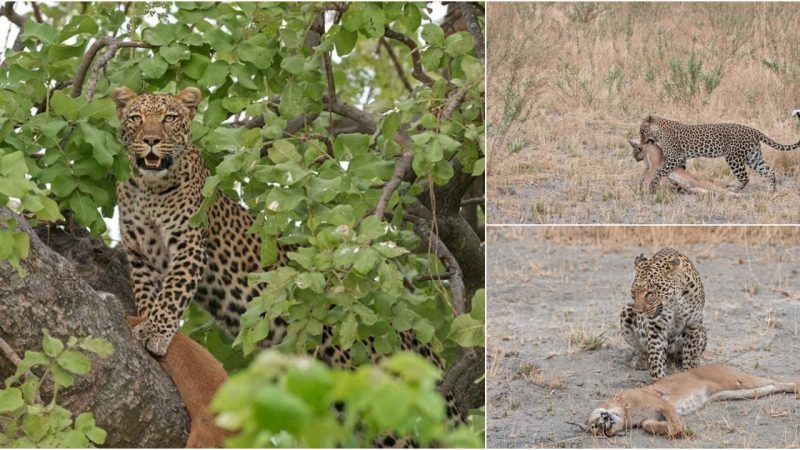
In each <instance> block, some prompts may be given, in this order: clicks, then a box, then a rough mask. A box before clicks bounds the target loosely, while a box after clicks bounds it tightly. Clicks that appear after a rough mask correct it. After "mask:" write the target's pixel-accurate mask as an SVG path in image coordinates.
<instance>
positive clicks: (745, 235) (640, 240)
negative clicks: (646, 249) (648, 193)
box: [486, 225, 800, 251]
mask: <svg viewBox="0 0 800 450" xmlns="http://www.w3.org/2000/svg"><path fill="white" fill-rule="evenodd" d="M489 230H490V231H489V232H488V233H487V236H486V238H487V241H488V243H489V244H490V245H491V244H494V243H497V242H500V241H505V240H525V241H531V240H533V241H539V242H543V241H547V242H551V243H556V244H560V245H596V246H597V247H599V248H601V249H603V250H604V251H608V250H613V249H617V248H620V247H627V246H651V245H653V244H655V243H664V242H669V243H670V245H686V244H708V245H713V244H743V245H749V244H751V243H752V244H761V243H766V242H770V243H784V244H790V245H796V244H797V243H798V242H800V227H794V226H644V225H633V226H622V227H620V226H617V227H614V226H547V227H535V228H529V227H494V226H493V227H489Z"/></svg>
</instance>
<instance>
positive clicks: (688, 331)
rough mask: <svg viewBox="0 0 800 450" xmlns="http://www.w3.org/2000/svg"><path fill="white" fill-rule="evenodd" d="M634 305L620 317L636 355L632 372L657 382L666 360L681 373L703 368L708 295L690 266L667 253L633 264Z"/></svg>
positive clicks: (680, 256)
mask: <svg viewBox="0 0 800 450" xmlns="http://www.w3.org/2000/svg"><path fill="white" fill-rule="evenodd" d="M634 266H635V271H636V274H635V276H634V280H633V283H632V285H631V297H632V299H633V303H632V304H627V305H625V306H624V307H623V308H622V312H621V313H620V330H621V332H622V336H623V338H624V339H625V341H626V342H627V343H628V344H629V345H630V346H631V347H632V348H633V350H634V360H633V361H634V368H635V369H637V370H649V372H650V378H651V380H652V381H656V380H658V379H660V378H663V377H664V376H665V375H666V367H667V359H668V357H669V358H670V359H672V360H673V361H675V362H676V363H680V366H681V368H682V369H683V370H686V369H691V368H694V367H697V366H699V365H700V362H701V356H702V354H703V352H704V351H705V348H706V328H705V325H704V324H703V307H704V306H705V292H704V290H703V282H702V280H701V279H700V274H699V273H698V272H697V269H696V268H695V266H694V264H692V261H691V260H690V259H689V258H687V257H686V256H685V255H683V254H682V253H680V252H678V251H677V250H674V249H672V248H669V247H665V248H662V249H661V250H659V251H658V252H656V253H655V254H654V255H653V256H652V257H651V258H650V259H648V258H646V257H645V256H644V254H641V255H639V256H638V257H636V259H635V260H634Z"/></svg>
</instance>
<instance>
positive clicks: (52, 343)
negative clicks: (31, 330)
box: [42, 332, 64, 358]
mask: <svg viewBox="0 0 800 450" xmlns="http://www.w3.org/2000/svg"><path fill="white" fill-rule="evenodd" d="M42 350H44V353H45V355H47V356H49V357H51V358H55V357H56V356H58V355H60V354H61V352H62V351H63V350H64V343H63V342H61V340H60V339H57V338H54V337H52V336H50V334H49V333H47V332H45V334H44V337H43V338H42Z"/></svg>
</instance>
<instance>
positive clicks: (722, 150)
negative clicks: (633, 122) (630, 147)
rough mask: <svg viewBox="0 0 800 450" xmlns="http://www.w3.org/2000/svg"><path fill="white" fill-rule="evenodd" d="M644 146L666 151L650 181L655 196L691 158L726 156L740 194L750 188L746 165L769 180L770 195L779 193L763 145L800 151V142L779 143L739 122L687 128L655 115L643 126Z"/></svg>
mask: <svg viewBox="0 0 800 450" xmlns="http://www.w3.org/2000/svg"><path fill="white" fill-rule="evenodd" d="M639 134H640V138H641V143H642V145H644V144H647V143H654V144H656V145H658V146H659V147H661V149H662V151H663V152H664V164H662V166H661V168H659V169H658V171H657V172H656V175H655V177H653V179H652V180H651V181H650V192H651V193H654V192H655V190H656V187H657V186H658V182H659V181H660V180H661V178H662V177H665V176H667V175H668V174H669V173H670V172H672V170H673V169H675V168H677V167H683V168H685V165H686V160H687V159H688V158H697V157H706V158H717V157H720V156H723V157H725V162H726V163H728V166H730V168H731V171H732V172H733V174H734V175H735V176H736V178H737V180H738V184H737V185H731V186H729V189H730V190H731V191H732V192H739V191H741V190H742V189H744V187H745V186H747V183H748V182H749V178H748V176H747V171H746V170H745V165H747V166H750V168H752V169H753V170H755V171H756V172H758V174H759V175H761V176H763V177H764V178H766V179H767V180H768V181H769V190H770V192H775V190H776V189H777V185H778V181H777V178H776V176H775V171H773V170H772V168H770V167H769V165H767V163H766V161H764V155H763V153H762V152H761V143H762V142H763V143H765V144H767V145H769V146H770V147H772V148H774V149H777V150H781V151H792V150H797V149H800V141H798V142H797V143H796V144H792V145H784V144H779V143H777V142H775V141H773V140H772V139H770V138H769V137H767V136H766V135H765V134H764V133H762V132H760V131H758V130H756V129H755V128H750V127H747V126H744V125H739V124H735V123H713V124H702V125H684V124H682V123H680V122H676V121H674V120H669V119H663V118H661V117H656V116H653V115H650V116H647V118H645V119H644V121H642V124H641V126H640V127H639Z"/></svg>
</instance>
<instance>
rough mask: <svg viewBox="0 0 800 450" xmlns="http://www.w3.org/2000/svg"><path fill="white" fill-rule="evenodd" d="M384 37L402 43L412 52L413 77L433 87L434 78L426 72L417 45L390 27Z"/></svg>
mask: <svg viewBox="0 0 800 450" xmlns="http://www.w3.org/2000/svg"><path fill="white" fill-rule="evenodd" d="M383 35H384V36H386V37H388V38H390V39H394V40H396V41H400V42H402V43H403V45H405V46H406V47H408V49H409V50H411V61H412V62H413V63H414V70H413V71H412V72H411V75H412V76H413V77H414V78H416V79H417V80H419V81H421V82H422V83H425V84H426V85H428V86H430V85H432V84H433V78H431V77H430V75H428V74H427V73H426V72H425V69H423V68H422V60H421V58H420V57H419V47H417V44H416V43H415V42H414V41H413V40H412V39H411V38H409V37H408V36H406V35H405V34H403V33H398V32H397V31H394V30H392V29H391V28H389V27H386V28H385V29H384V33H383Z"/></svg>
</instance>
